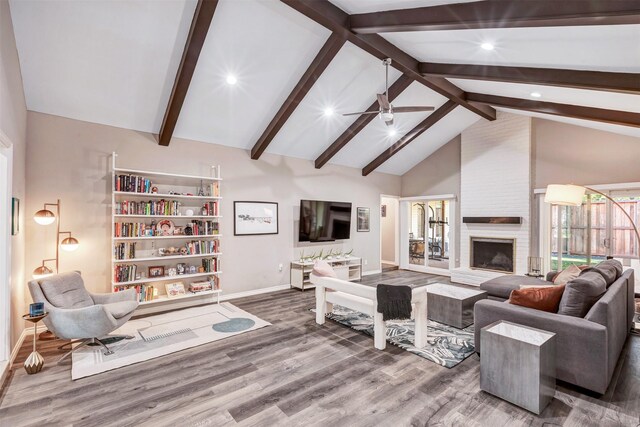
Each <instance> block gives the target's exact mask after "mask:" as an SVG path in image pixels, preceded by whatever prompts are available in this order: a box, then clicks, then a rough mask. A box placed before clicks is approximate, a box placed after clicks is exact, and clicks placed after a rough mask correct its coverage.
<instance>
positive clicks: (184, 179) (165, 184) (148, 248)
mask: <svg viewBox="0 0 640 427" xmlns="http://www.w3.org/2000/svg"><path fill="white" fill-rule="evenodd" d="M117 157H118V155H117V154H116V153H113V155H112V173H111V236H112V237H111V255H110V257H111V288H112V291H114V292H115V291H116V289H118V288H119V287H138V286H140V287H141V286H145V287H146V286H153V288H154V292H155V296H154V298H153V299H152V300H146V301H141V302H140V306H141V307H144V308H145V312H147V311H148V310H149V309H151V307H152V306H155V305H158V309H161V310H167V309H171V303H173V302H176V304H177V305H179V306H180V307H184V306H185V304H187V305H192V304H202V303H205V302H214V301H216V300H217V301H219V299H220V294H221V293H222V290H221V286H220V281H221V280H220V279H221V275H222V270H221V266H220V260H221V257H222V252H221V251H220V243H221V238H222V234H220V219H221V218H222V216H221V215H204V213H207V212H206V211H205V210H204V209H203V205H204V204H215V205H216V209H215V210H214V212H215V213H220V209H221V204H222V196H221V185H222V178H221V174H220V166H219V165H218V166H212V167H211V176H199V175H185V174H173V173H167V172H160V171H149V170H142V169H127V168H120V167H117ZM120 175H127V176H128V175H131V176H134V177H136V176H137V177H142V178H145V179H147V180H150V181H151V185H150V186H148V188H146V190H147V191H149V190H150V188H151V187H157V190H156V192H138V191H125V190H123V189H122V188H120V189H119V188H117V185H116V183H117V181H116V177H118V176H120ZM200 188H204V189H205V194H200V193H199V189H200ZM126 190H129V189H126ZM173 193H175V194H173ZM161 200H164V201H166V202H175V204H176V206H178V208H177V211H173V210H172V211H171V213H173V214H174V215H144V214H139V212H140V211H144V210H138V211H137V212H135V211H134V212H133V213H121V212H118V211H117V209H116V207H117V206H118V204H119V203H122V202H130V204H129V206H130V205H132V204H134V203H141V204H146V203H149V204H150V203H156V202H160V201H161ZM188 210H191V211H193V212H188V213H189V214H191V215H187V211H188ZM122 211H123V212H127V211H126V210H125V209H123V210H122ZM129 212H131V210H130V211H129ZM208 212H211V210H209V211H208ZM201 213H203V214H201ZM163 220H170V221H171V222H173V224H174V226H175V228H180V229H184V228H185V227H186V226H187V225H188V224H194V223H195V222H196V221H207V222H208V223H207V227H208V228H210V226H213V227H214V228H215V232H214V231H212V230H210V229H208V230H207V231H209V234H195V235H186V234H175V235H169V236H162V235H155V232H154V235H144V236H126V235H123V236H116V229H121V228H122V227H116V224H118V223H121V224H130V223H136V224H144V227H145V228H146V229H149V228H150V227H151V226H152V224H157V223H158V222H159V221H163ZM202 224H204V223H202ZM216 227H217V228H216ZM183 232H184V231H183ZM212 241H217V244H216V247H215V248H216V249H217V250H216V251H214V252H211V253H189V254H184V255H181V254H179V253H178V251H179V250H180V248H182V247H186V245H187V244H188V243H190V242H205V244H209V243H210V242H212ZM121 244H124V245H127V246H126V247H127V249H128V245H133V244H135V257H134V258H128V256H129V253H126V254H125V258H123V259H119V257H118V255H117V251H116V248H118V247H119V245H121ZM161 248H165V249H166V250H169V249H170V248H175V251H174V252H172V253H170V254H168V255H161V254H160V249H161ZM127 252H128V251H127ZM205 259H215V269H214V271H204V272H201V271H199V272H195V273H193V272H192V273H188V271H189V267H190V266H194V267H195V268H196V269H197V268H198V267H204V265H203V260H205ZM213 262H214V261H212V263H213ZM179 263H183V264H185V265H186V266H187V273H185V274H175V275H169V273H168V270H169V269H170V268H176V269H177V265H178V264H179ZM130 265H135V266H136V276H138V275H140V274H141V273H143V272H144V273H145V276H146V277H139V276H138V277H135V276H133V275H132V277H131V278H127V279H128V280H120V281H118V280H117V277H116V274H115V272H116V267H118V268H120V269H122V268H125V266H130ZM157 266H162V267H164V272H165V275H163V276H160V277H150V275H149V271H148V269H149V267H157ZM208 278H211V279H212V280H211V281H212V284H213V285H214V286H215V287H214V288H213V289H212V290H208V291H201V292H195V293H192V292H189V284H190V283H193V282H202V281H207V279H208ZM176 282H181V283H183V284H184V287H185V290H186V294H185V295H180V296H176V297H172V298H169V297H168V296H167V294H166V290H165V286H164V285H165V284H169V283H176ZM147 289H148V288H147ZM178 302H179V303H178Z"/></svg>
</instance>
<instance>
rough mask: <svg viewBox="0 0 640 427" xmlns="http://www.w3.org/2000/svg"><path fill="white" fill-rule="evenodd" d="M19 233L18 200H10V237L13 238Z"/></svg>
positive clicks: (13, 198) (15, 198)
mask: <svg viewBox="0 0 640 427" xmlns="http://www.w3.org/2000/svg"><path fill="white" fill-rule="evenodd" d="M19 231H20V199H18V198H17V197H12V198H11V235H12V236H15V235H17V234H18V232H19Z"/></svg>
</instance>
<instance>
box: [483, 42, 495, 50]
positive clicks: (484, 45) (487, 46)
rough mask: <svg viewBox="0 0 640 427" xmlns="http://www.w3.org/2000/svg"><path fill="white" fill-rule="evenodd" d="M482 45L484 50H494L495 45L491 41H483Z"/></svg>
mask: <svg viewBox="0 0 640 427" xmlns="http://www.w3.org/2000/svg"><path fill="white" fill-rule="evenodd" d="M480 47H481V48H483V49H484V50H493V45H492V44H491V43H482V44H481V45H480Z"/></svg>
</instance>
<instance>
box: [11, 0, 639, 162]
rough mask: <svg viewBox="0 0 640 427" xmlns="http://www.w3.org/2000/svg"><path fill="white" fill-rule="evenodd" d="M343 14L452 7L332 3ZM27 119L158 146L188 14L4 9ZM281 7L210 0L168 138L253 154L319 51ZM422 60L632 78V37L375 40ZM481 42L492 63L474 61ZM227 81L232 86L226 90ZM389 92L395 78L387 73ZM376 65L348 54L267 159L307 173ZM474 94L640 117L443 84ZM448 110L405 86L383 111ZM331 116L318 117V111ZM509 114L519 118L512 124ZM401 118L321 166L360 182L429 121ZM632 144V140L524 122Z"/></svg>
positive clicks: (484, 86)
mask: <svg viewBox="0 0 640 427" xmlns="http://www.w3.org/2000/svg"><path fill="white" fill-rule="evenodd" d="M333 1H334V3H335V4H336V5H337V6H338V7H340V8H342V9H343V10H345V11H346V12H348V13H365V12H375V11H381V10H388V9H397V8H408V7H419V6H434V5H438V4H445V3H459V2H461V1H460V0H458V1H456V0H399V1H395V0H366V1H365V0H333ZM10 2H11V3H10V4H11V12H12V18H13V22H14V27H15V32H16V40H17V44H18V53H19V57H20V63H21V68H22V74H23V80H24V85H25V95H26V98H27V107H28V108H29V109H30V110H33V111H39V112H44V113H49V114H55V115H59V116H64V117H70V118H74V119H79V120H85V121H89V122H95V123H102V124H107V125H112V126H118V127H123V128H128V129H134V130H139V131H145V132H153V133H158V131H159V129H160V125H161V121H162V117H163V115H164V111H165V109H166V105H167V102H168V98H169V94H170V92H171V87H172V84H173V81H174V78H175V74H176V70H177V67H178V64H179V62H180V57H181V55H182V49H183V47H184V44H185V40H186V37H187V33H188V30H189V25H190V23H191V19H192V16H193V11H194V8H195V4H196V0H163V1H156V0H121V1H109V0H92V1H64V0H30V1H23V0H10ZM329 34H330V33H329V31H328V30H326V29H325V28H324V27H322V26H320V25H319V24H317V23H315V22H313V21H311V20H310V19H308V18H306V17H305V16H303V15H301V14H300V13H298V12H296V11H295V10H293V9H292V8H290V7H289V6H287V5H285V4H284V3H282V2H280V1H278V0H243V1H237V0H236V1H234V0H220V2H219V4H218V7H217V10H216V12H215V15H214V18H213V23H212V26H211V29H210V30H209V34H208V37H207V39H206V41H205V44H204V47H203V50H202V53H201V55H200V59H199V61H198V65H197V67H196V71H195V74H194V76H193V80H192V82H191V86H190V89H189V92H188V94H187V98H186V100H185V103H184V106H183V109H182V113H181V115H180V118H179V121H178V124H177V126H176V130H175V136H177V137H182V138H188V139H193V140H198V141H203V142H209V143H216V144H222V145H228V146H233V147H237V148H242V149H250V148H251V147H252V146H253V145H254V144H255V142H256V141H257V139H258V138H259V137H260V135H261V134H262V132H263V131H264V129H265V128H266V127H267V125H268V124H269V122H270V121H271V120H272V118H273V116H274V115H275V113H276V111H277V110H278V109H279V108H280V106H281V105H282V103H283V102H284V100H285V99H286V98H287V96H288V95H289V93H290V91H291V90H292V89H293V87H294V86H295V85H296V83H297V82H298V80H299V78H300V76H301V75H302V74H303V73H304V72H305V70H306V69H307V67H308V65H309V64H310V63H311V61H312V60H313V58H314V57H315V55H316V54H317V52H318V51H319V50H320V48H321V47H322V45H323V44H324V43H325V41H326V40H327V38H328V37H329ZM383 37H385V38H387V39H388V40H389V41H391V42H392V43H394V44H396V45H397V46H398V47H399V48H401V49H403V50H404V51H406V52H407V53H409V54H411V55H413V56H414V57H416V58H417V59H419V60H422V61H429V62H455V63H478V64H499V65H514V66H517V65H523V66H534V67H550V68H554V67H556V68H575V69H589V70H602V71H627V72H640V43H638V41H639V40H640V25H618V26H587V27H570V28H565V27H547V28H515V29H497V30H464V31H430V32H412V33H388V34H383ZM486 41H490V42H492V43H494V44H495V46H496V49H495V50H494V51H484V50H482V49H479V45H480V44H481V43H484V42H486ZM230 73H231V74H234V75H236V76H237V78H238V84H236V85H235V86H229V85H227V84H226V83H225V78H226V76H227V74H230ZM390 74H391V75H390V81H391V82H393V81H394V80H395V79H396V78H397V77H398V76H399V73H398V72H397V71H396V70H395V69H392V70H391V73H390ZM383 79H384V69H383V67H382V66H381V64H380V61H379V60H378V59H376V58H374V57H372V56H371V55H369V54H367V53H366V52H364V51H362V50H360V49H359V48H357V47H355V46H354V45H351V44H350V43H347V44H345V45H344V46H343V48H342V49H341V50H340V52H339V53H338V55H337V56H336V58H334V60H333V61H332V62H331V64H330V65H329V66H328V67H327V69H326V71H325V72H324V73H323V74H322V76H321V77H320V79H319V80H318V81H317V82H316V84H315V85H314V87H313V88H312V89H311V91H310V92H309V93H308V94H307V96H306V97H305V98H304V100H303V101H302V102H301V103H300V105H299V106H298V108H297V109H296V111H295V112H294V113H293V115H292V116H291V117H290V119H289V120H288V121H287V123H286V124H285V125H284V126H283V127H282V129H281V130H280V132H279V133H278V134H277V135H276V137H275V138H274V139H273V141H272V143H271V144H270V146H269V147H268V148H267V152H269V153H275V154H282V155H287V156H293V157H299V158H303V159H308V160H314V159H315V158H316V157H317V156H318V155H319V154H320V153H322V152H323V151H324V150H325V149H326V148H327V147H328V146H329V145H330V144H331V143H332V142H333V141H334V140H335V139H336V138H337V137H338V136H339V135H340V134H342V132H344V130H345V129H346V128H347V127H348V126H349V125H350V124H351V123H352V122H353V121H354V120H355V119H356V117H357V116H351V117H343V116H341V115H340V113H343V112H351V111H361V110H364V109H365V108H367V107H368V106H369V105H370V104H371V103H372V102H373V101H374V99H375V94H376V93H378V92H381V91H382V90H383V88H384V80H383ZM452 82H454V83H455V84H456V85H458V86H460V87H461V88H462V89H464V90H466V91H470V92H479V93H488V94H493V95H501V96H509V97H516V98H525V99H530V93H531V92H533V91H538V92H541V93H542V95H543V97H542V100H545V101H552V102H560V103H571V104H577V105H587V106H593V107H599V108H610V109H619V110H626V111H635V112H640V97H639V96H638V95H628V94H617V93H610V92H595V91H586V90H577V89H566V88H557V87H545V86H538V85H524V84H510V83H497V82H483V81H472V80H462V79H453V80H452ZM445 101H446V100H445V98H444V97H442V96H440V95H438V94H436V93H435V92H433V91H431V90H429V89H427V88H426V87H424V86H423V85H421V84H418V83H413V84H412V85H411V86H410V87H409V88H408V89H407V90H406V91H405V92H404V93H402V94H401V95H400V96H398V98H397V99H396V100H395V102H394V103H393V104H394V105H396V106H400V105H423V104H426V105H433V106H435V107H438V106H440V105H442V104H443V103H444V102H445ZM328 107H331V108H333V109H334V110H335V111H336V114H334V115H333V116H332V117H326V116H324V114H323V112H324V110H325V109H326V108H328ZM515 112H516V113H517V114H524V113H523V112H517V111H515ZM427 115H428V114H427V113H412V114H398V115H397V116H396V119H395V127H396V128H397V130H398V134H397V135H396V136H395V137H389V136H388V134H387V131H388V129H387V127H386V126H385V125H384V124H383V123H382V122H381V121H380V120H379V119H378V118H375V119H374V120H373V121H372V122H371V123H370V124H369V125H368V126H367V127H366V128H365V129H364V130H363V131H362V132H360V133H359V134H358V135H357V136H356V137H355V138H353V140H352V141H351V142H350V143H349V144H348V145H347V146H346V147H345V148H344V149H343V150H341V151H340V152H339V153H338V154H337V155H336V156H335V157H334V158H333V159H332V160H331V161H330V162H331V163H335V164H340V165H345V166H351V167H357V168H361V167H363V166H365V165H366V164H368V163H369V162H370V161H371V160H373V159H374V158H376V157H377V156H378V155H379V154H380V153H382V152H383V151H384V150H385V149H386V148H387V147H389V146H390V145H391V144H393V143H395V142H396V141H397V140H398V139H399V138H400V137H401V136H402V135H403V134H404V133H406V132H408V131H409V130H411V129H412V128H413V127H414V126H415V125H417V124H418V123H419V122H421V121H422V120H424V118H425V117H427ZM531 115H534V116H537V117H544V118H549V119H551V120H558V121H564V122H567V123H572V124H576V125H579V126H587V127H593V128H596V129H602V130H608V131H611V132H617V133H622V134H626V135H633V136H640V135H639V133H640V130H638V129H635V128H630V127H626V126H615V125H608V124H602V123H596V122H586V121H583V120H573V119H566V118H559V117H555V116H546V115H539V114H531ZM476 120H478V116H476V115H474V114H473V113H470V112H469V111H468V110H466V109H464V108H460V107H458V108H456V109H455V110H454V111H453V112H452V113H450V114H449V115H447V116H446V117H445V118H444V119H442V120H440V121H439V122H438V123H437V124H436V125H435V126H433V127H432V128H431V129H429V130H428V131H426V132H425V133H424V134H422V135H421V136H420V137H418V138H417V139H416V140H414V141H413V142H412V143H411V144H410V145H409V146H407V147H406V148H405V149H403V150H401V151H400V152H399V153H398V154H397V155H396V156H394V157H393V158H392V159H390V160H389V161H387V162H386V163H384V164H383V165H382V166H381V167H379V168H378V169H377V170H378V171H381V172H387V173H392V174H403V173H405V172H406V171H408V170H409V169H410V168H411V167H413V166H414V165H415V164H417V163H418V162H420V161H422V160H423V159H424V158H425V157H427V156H429V155H430V154H431V153H433V152H434V151H435V150H437V149H438V148H439V147H440V146H442V145H443V144H444V143H446V142H447V141H449V140H450V139H451V138H453V137H454V136H456V135H457V134H459V133H460V132H461V131H462V130H463V129H465V128H466V127H468V126H469V125H471V124H472V123H474V122H475V121H476Z"/></svg>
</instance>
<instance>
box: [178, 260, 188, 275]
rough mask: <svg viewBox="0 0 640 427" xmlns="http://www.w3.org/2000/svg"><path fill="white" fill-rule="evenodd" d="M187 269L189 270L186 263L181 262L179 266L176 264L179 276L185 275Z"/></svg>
mask: <svg viewBox="0 0 640 427" xmlns="http://www.w3.org/2000/svg"><path fill="white" fill-rule="evenodd" d="M186 268H187V265H186V264H185V263H184V262H179V263H178V264H176V272H177V273H178V274H185V273H186Z"/></svg>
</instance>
